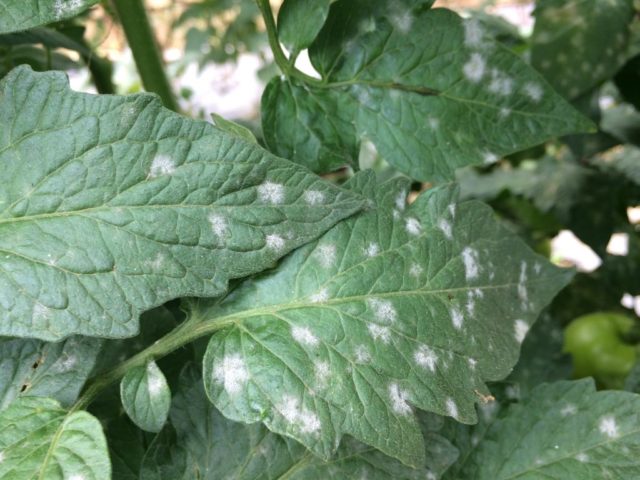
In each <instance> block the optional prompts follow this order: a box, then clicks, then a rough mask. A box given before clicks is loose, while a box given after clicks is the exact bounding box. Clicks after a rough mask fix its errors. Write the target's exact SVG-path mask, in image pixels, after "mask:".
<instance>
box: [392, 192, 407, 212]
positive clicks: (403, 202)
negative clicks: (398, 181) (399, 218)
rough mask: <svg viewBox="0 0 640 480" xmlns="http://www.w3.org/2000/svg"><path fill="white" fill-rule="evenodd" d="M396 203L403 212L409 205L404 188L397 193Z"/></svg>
mask: <svg viewBox="0 0 640 480" xmlns="http://www.w3.org/2000/svg"><path fill="white" fill-rule="evenodd" d="M395 204H396V208H397V209H398V210H399V211H401V212H402V211H403V210H404V209H405V207H406V206H407V192H405V191H404V190H402V191H401V192H398V195H396V199H395Z"/></svg>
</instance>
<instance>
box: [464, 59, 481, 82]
mask: <svg viewBox="0 0 640 480" xmlns="http://www.w3.org/2000/svg"><path fill="white" fill-rule="evenodd" d="M485 68H486V62H485V60H484V57H483V56H482V55H480V54H479V53H472V54H471V57H470V58H469V60H468V61H467V63H465V64H464V67H462V72H463V73H464V76H465V77H467V79H468V80H469V81H471V82H473V83H478V82H479V81H480V80H482V77H484V71H485Z"/></svg>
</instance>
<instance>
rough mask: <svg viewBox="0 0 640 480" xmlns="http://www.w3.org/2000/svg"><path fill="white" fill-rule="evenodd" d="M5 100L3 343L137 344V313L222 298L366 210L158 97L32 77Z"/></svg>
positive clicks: (18, 82) (21, 71) (0, 162)
mask: <svg viewBox="0 0 640 480" xmlns="http://www.w3.org/2000/svg"><path fill="white" fill-rule="evenodd" d="M0 95H1V96H0V169H1V170H2V172H3V183H2V185H1V186H0V319H1V320H0V335H11V336H29V337H37V338H41V339H45V340H57V339H61V338H64V337H66V336H69V335H71V334H73V333H79V334H82V335H89V336H101V337H126V336H131V335H134V334H135V333H137V331H138V315H139V313H140V312H141V311H144V310H147V309H149V308H151V307H154V306H157V305H160V304H162V303H164V302H166V301H168V300H170V299H172V298H176V297H181V296H191V295H194V296H205V297H206V296H216V295H220V294H222V293H223V292H225V290H226V288H227V282H228V280H229V279H232V278H238V277H243V276H246V275H250V274H252V273H255V272H258V271H260V270H263V269H264V268H267V267H269V266H271V265H273V263H274V262H275V261H276V260H277V259H278V258H280V257H281V256H283V255H284V254H286V253H287V252H289V251H290V250H292V249H294V248H296V247H298V246H300V245H302V244H304V243H307V242H308V241H310V240H312V239H314V238H316V237H317V236H318V235H320V234H322V233H323V232H325V231H326V230H327V229H328V228H330V227H331V226H332V225H333V224H335V223H336V222H337V221H339V220H341V219H342V218H344V217H346V216H348V215H350V214H352V213H353V212H354V211H356V210H358V209H359V208H360V207H361V205H362V200H361V199H359V198H357V197H356V196H355V195H353V194H351V193H349V192H345V191H343V190H341V189H340V188H338V187H335V186H334V185H332V184H330V183H329V182H326V181H324V180H322V179H320V178H318V177H316V176H315V175H313V174H311V173H310V172H309V171H308V170H306V169H304V168H302V167H299V166H297V165H295V164H292V163H290V162H288V161H286V160H282V159H279V158H277V157H274V156H273V155H271V154H269V153H267V152H266V151H265V150H263V149H261V148H260V147H258V146H256V145H254V144H251V143H249V142H247V141H245V140H243V139H242V138H240V137H238V136H236V135H232V134H229V133H226V132H224V131H221V130H219V129H216V128H215V127H214V126H212V125H210V124H208V123H205V122H199V121H194V120H189V119H186V118H184V117H181V116H180V115H177V114H174V113H173V112H170V111H169V110H167V109H165V108H163V107H162V106H161V104H160V102H159V100H158V99H157V97H155V96H154V95H149V94H141V95H131V96H126V97H124V96H96V95H87V94H82V93H77V92H73V91H71V90H69V87H68V82H67V79H66V78H65V77H64V75H62V74H60V73H34V72H32V71H31V70H30V69H28V68H25V67H19V68H17V69H15V70H13V72H12V73H11V74H9V75H8V76H7V77H6V78H5V79H4V80H3V81H2V83H1V84H0ZM305 192H306V193H308V192H312V195H311V197H312V198H311V197H309V196H305V195H304V194H305Z"/></svg>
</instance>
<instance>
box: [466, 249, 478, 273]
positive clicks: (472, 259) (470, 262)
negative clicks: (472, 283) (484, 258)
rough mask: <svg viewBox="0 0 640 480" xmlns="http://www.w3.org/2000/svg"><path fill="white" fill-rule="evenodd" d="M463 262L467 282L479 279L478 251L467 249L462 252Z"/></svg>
mask: <svg viewBox="0 0 640 480" xmlns="http://www.w3.org/2000/svg"><path fill="white" fill-rule="evenodd" d="M462 262H463V263H464V277H465V278H466V279H467V280H473V279H474V278H477V277H478V272H479V267H478V251H477V250H475V249H473V248H471V247H465V248H464V249H463V250H462Z"/></svg>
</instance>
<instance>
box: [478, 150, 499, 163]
mask: <svg viewBox="0 0 640 480" xmlns="http://www.w3.org/2000/svg"><path fill="white" fill-rule="evenodd" d="M498 160H500V157H498V155H496V154H495V153H492V152H484V153H483V154H482V163H484V164H485V165H492V164H494V163H496V162H497V161H498Z"/></svg>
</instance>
